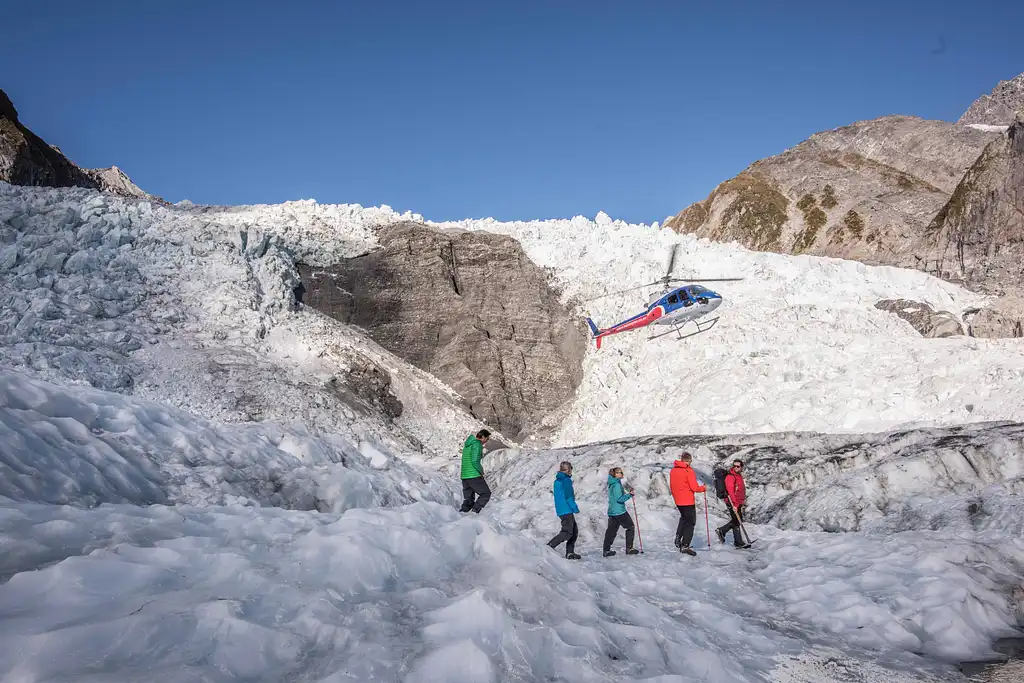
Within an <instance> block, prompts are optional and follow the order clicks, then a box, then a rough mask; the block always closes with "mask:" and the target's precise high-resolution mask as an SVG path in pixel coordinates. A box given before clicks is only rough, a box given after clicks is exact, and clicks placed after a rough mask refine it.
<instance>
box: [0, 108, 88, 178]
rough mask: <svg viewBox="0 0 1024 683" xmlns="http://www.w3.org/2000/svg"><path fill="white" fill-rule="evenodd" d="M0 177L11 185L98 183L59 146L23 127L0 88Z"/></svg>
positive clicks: (15, 111) (16, 112)
mask: <svg viewBox="0 0 1024 683" xmlns="http://www.w3.org/2000/svg"><path fill="white" fill-rule="evenodd" d="M0 180H4V181H6V182H8V183H11V184H12V185H45V186H48V187H88V188H91V189H96V190H98V189H99V183H97V182H96V181H95V180H93V179H92V178H91V177H89V175H88V174H86V173H85V171H83V170H82V169H80V168H79V167H78V166H76V165H75V164H73V163H72V162H71V161H69V160H68V159H67V157H65V156H64V155H63V154H61V152H60V150H59V149H56V148H55V147H51V146H50V145H48V144H46V142H44V141H43V139H42V138H40V137H39V136H37V135H36V134H35V133H33V132H32V131H30V130H29V129H28V128H26V127H25V126H23V125H22V124H21V122H20V121H19V120H18V111H17V110H16V109H15V108H14V103H12V102H11V100H10V98H9V97H7V93H5V92H4V91H3V90H0Z"/></svg>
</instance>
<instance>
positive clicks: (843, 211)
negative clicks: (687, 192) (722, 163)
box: [665, 116, 997, 265]
mask: <svg viewBox="0 0 1024 683" xmlns="http://www.w3.org/2000/svg"><path fill="white" fill-rule="evenodd" d="M996 135H997V133H996V132H993V131H984V130H977V129H974V128H969V127H964V126H957V125H954V124H951V123H946V122H943V121H926V120H923V119H919V118H916V117H909V116H887V117H884V118H881V119H876V120H873V121H861V122H858V123H855V124H853V125H850V126H845V127H843V128H837V129H835V130H832V131H828V132H824V133H818V134H816V135H813V136H812V137H811V138H809V139H808V140H806V141H805V142H803V143H801V144H799V145H797V146H796V147H794V148H792V149H790V150H787V151H786V152H784V153H782V154H780V155H778V156H774V157H770V158H768V159H764V160H762V161H758V162H756V163H754V164H752V165H751V166H750V167H748V168H747V169H746V170H745V171H743V172H742V173H741V174H740V175H739V176H737V177H736V178H733V179H731V180H727V181H726V182H724V183H722V184H721V185H719V186H718V187H717V188H715V190H714V191H713V192H712V193H711V194H710V195H709V196H708V198H707V199H705V200H704V201H702V202H699V203H697V204H694V205H692V206H690V207H688V208H687V209H685V210H683V211H682V212H680V213H679V214H678V215H676V216H674V217H672V218H670V219H668V220H667V221H666V222H665V225H666V226H668V227H671V228H674V229H675V230H677V231H679V232H687V233H694V234H696V235H698V236H701V237H707V238H709V239H713V240H719V241H732V240H735V241H737V242H739V243H741V244H743V245H745V246H747V247H750V248H751V249H757V250H759V251H778V252H785V253H806V254H814V255H820V256H833V257H839V258H849V259H854V260H858V261H863V262H866V263H877V264H889V265H894V261H895V260H898V259H899V258H901V257H902V256H901V255H902V252H903V250H904V247H905V246H906V244H907V242H908V240H910V239H912V238H913V237H915V236H917V235H920V234H921V233H922V232H923V231H924V229H925V227H926V226H927V225H928V222H929V221H930V220H931V218H932V217H933V216H934V215H935V214H936V213H937V212H938V211H939V209H941V208H942V206H943V205H944V204H945V203H946V201H947V200H948V199H949V197H950V195H951V194H952V193H953V190H954V189H955V188H956V185H957V183H958V182H959V180H960V178H961V177H962V176H963V174H964V171H965V170H966V169H967V168H968V167H969V166H970V165H971V164H972V163H973V162H974V160H975V159H977V158H978V155H979V154H980V153H981V151H982V150H983V149H984V147H985V145H986V144H987V143H988V142H989V141H991V140H992V139H993V138H994V137H995V136H996Z"/></svg>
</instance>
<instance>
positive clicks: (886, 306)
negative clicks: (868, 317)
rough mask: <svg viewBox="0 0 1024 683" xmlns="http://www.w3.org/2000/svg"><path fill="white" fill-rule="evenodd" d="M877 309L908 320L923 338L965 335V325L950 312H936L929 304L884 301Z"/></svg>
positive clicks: (897, 300)
mask: <svg viewBox="0 0 1024 683" xmlns="http://www.w3.org/2000/svg"><path fill="white" fill-rule="evenodd" d="M875 308H877V309H879V310H882V311H888V312H889V313H892V314H894V315H896V316H898V317H899V318H901V319H903V320H906V321H907V322H908V323H910V325H911V326H912V327H913V328H914V329H915V330H917V331H918V332H920V333H921V336H922V337H929V338H938V337H955V336H957V335H961V334H963V333H964V328H963V325H961V324H960V321H959V320H957V319H956V316H955V315H953V314H952V313H950V312H949V311H936V310H934V309H933V308H932V307H931V306H929V305H928V304H924V303H921V302H920V301H907V300H906V299H883V300H882V301H879V302H878V303H876V304H875Z"/></svg>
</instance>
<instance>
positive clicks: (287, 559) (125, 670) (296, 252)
mask: <svg viewBox="0 0 1024 683" xmlns="http://www.w3.org/2000/svg"><path fill="white" fill-rule="evenodd" d="M406 219H419V217H417V216H415V215H412V214H402V215H399V214H397V213H396V212H394V211H391V210H390V209H388V208H387V207H380V208H369V209H368V208H363V207H360V206H356V205H346V206H324V205H319V204H317V203H315V202H312V201H308V200H307V201H301V202H289V203H287V204H283V205H278V206H254V207H203V206H196V205H192V204H191V203H180V204H179V205H177V206H158V205H155V204H150V203H148V202H145V201H138V200H128V199H122V198H117V197H104V196H101V195H99V194H97V193H95V192H90V191H84V190H74V189H61V190H44V189H37V188H19V187H12V186H9V185H5V184H2V183H0V304H2V306H0V662H3V667H0V681H3V682H4V683H6V681H12V682H14V681H17V682H18V683H22V682H28V681H40V682H41V681H52V680H60V681H77V682H98V681H115V680H116V681H143V680H145V681H151V680H153V679H154V678H159V679H161V680H165V681H168V683H174V682H177V681H237V680H239V679H244V680H252V681H280V680H295V681H319V682H322V683H340V682H342V681H359V682H364V681H409V682H426V681H445V682H449V681H472V682H473V683H476V682H478V681H494V682H498V681H541V680H560V681H567V682H575V681H580V682H583V681H587V682H591V681H619V680H636V681H648V682H651V683H654V682H657V683H669V682H671V683H681V682H688V681H714V682H721V683H740V682H744V683H745V682H747V681H773V682H778V683H809V682H811V681H814V682H815V683H831V682H833V681H835V682H837V683H838V682H839V681H843V682H849V681H862V682H864V683H879V682H882V681H884V682H885V683H905V682H909V681H915V682H917V681H956V680H962V678H961V677H960V676H959V674H957V673H956V670H955V669H956V663H957V662H958V661H959V660H962V659H983V658H986V657H990V656H992V655H993V650H992V645H993V643H994V642H995V641H996V640H997V639H999V638H1001V637H1011V636H1014V635H1016V634H1018V631H1017V630H1016V625H1017V623H1018V620H1019V619H1020V618H1021V617H1022V616H1024V602H1022V596H1024V594H1022V593H1021V592H1020V586H1021V584H1022V581H1024V542H1022V541H1021V538H1022V531H1024V505H1022V504H1021V503H1020V494H1021V492H1022V491H1024V484H1022V481H1024V460H1022V458H1024V456H1022V453H1024V443H1022V442H1024V434H1022V433H1021V427H1020V426H1019V425H1016V424H1011V423H998V424H988V422H989V421H992V420H1014V419H1018V420H1019V419H1020V416H1021V414H1022V406H1024V383H1022V382H1021V379H1024V348H1022V345H1021V343H1020V341H1019V340H976V339H967V338H952V339H923V338H921V337H920V336H919V335H917V333H916V332H914V331H913V329H912V328H910V326H909V325H908V324H907V323H905V322H903V321H902V320H899V319H898V318H897V317H895V316H892V315H890V314H887V313H885V312H882V311H878V310H877V309H875V308H874V303H875V302H876V301H877V300H878V299H881V298H903V299H907V300H912V301H921V302H924V303H928V304H930V305H931V306H933V307H935V308H938V309H942V310H949V311H952V312H953V313H954V314H957V315H960V314H961V313H962V312H963V311H965V310H967V309H969V308H972V307H974V306H977V305H978V304H979V303H982V299H981V298H980V297H978V296H976V295H974V294H971V293H969V292H966V291H964V290H962V289H959V288H957V287H954V286H952V285H949V284H947V283H944V282H941V281H939V280H936V279H934V278H931V277H929V276H926V275H924V274H921V273H916V272H910V271H901V270H898V269H892V268H869V267H866V266H863V265H859V264H854V263H849V262H843V261H838V260H831V259H820V258H810V257H789V256H783V255H776V254H757V253H754V252H749V251H747V250H745V249H742V248H741V247H739V246H737V245H734V244H733V245H729V244H712V243H709V242H706V241H702V240H697V239H694V238H692V237H688V236H680V235H677V234H675V233H672V232H671V231H666V230H661V229H658V228H657V227H652V226H636V225H627V224H625V223H622V222H621V221H616V220H613V219H611V218H610V217H608V216H607V215H604V214H602V215H599V216H598V217H597V220H596V221H589V220H586V219H583V218H575V219H572V220H558V221H535V222H530V223H500V222H497V221H493V220H490V219H487V220H478V221H464V222H459V223H454V224H444V225H446V226H447V227H460V228H463V229H470V230H492V231H494V232H500V233H504V234H510V235H512V236H514V237H516V238H517V239H519V240H520V241H521V242H522V243H523V245H524V247H525V249H526V251H527V253H528V255H529V256H530V257H531V258H532V259H533V260H535V261H536V262H537V263H538V264H539V265H541V266H543V267H547V268H550V269H551V270H552V273H553V276H554V278H555V279H556V281H557V282H558V283H559V284H560V286H561V287H562V289H563V295H564V298H565V300H566V301H567V302H570V303H571V304H573V305H576V304H577V302H582V301H583V300H590V299H592V298H593V297H594V296H597V295H599V294H602V293H605V292H607V291H611V290H613V289H620V288H625V287H627V286H631V285H638V284H641V283H643V282H649V281H651V280H653V279H655V278H657V277H660V276H661V274H662V273H661V268H662V267H663V263H662V261H663V259H664V256H665V254H666V253H667V248H668V246H669V245H671V244H672V243H679V244H681V245H682V248H681V250H680V255H681V256H682V257H683V259H682V262H681V267H680V274H681V275H687V274H693V270H689V268H691V267H692V268H693V269H694V270H695V269H696V267H697V265H699V267H700V274H701V275H704V276H708V277H728V276H733V275H736V274H739V275H743V276H744V277H746V278H747V279H746V280H744V281H743V282H739V283H730V284H728V286H722V287H721V288H718V289H719V291H721V292H722V293H723V294H725V296H726V298H727V300H726V303H725V304H724V305H723V306H722V308H721V309H719V310H720V312H721V313H722V314H723V317H722V320H721V322H720V323H719V326H718V327H716V328H715V330H714V331H712V332H711V333H708V334H707V335H705V336H703V337H700V338H697V339H691V340H688V341H687V342H683V343H678V342H671V341H668V340H662V341H659V342H651V343H647V342H646V341H644V335H643V333H640V334H634V335H622V336H619V337H615V338H612V339H609V340H608V342H607V344H606V345H605V346H604V348H603V349H602V351H601V352H596V351H595V350H594V349H593V348H591V349H590V350H589V351H588V353H587V356H586V359H585V374H584V383H583V386H582V387H581V388H580V391H579V394H578V396H577V398H576V399H575V401H574V402H573V404H572V405H571V406H567V410H566V411H565V413H566V415H565V421H564V422H563V423H562V424H560V425H553V426H558V431H557V434H556V443H558V444H560V445H562V446H564V447H563V448H560V449H554V450H552V449H547V450H531V449H527V448H510V449H505V450H501V451H497V452H493V453H491V454H489V455H488V456H487V458H486V459H485V461H484V467H485V471H487V472H488V479H489V481H490V483H491V486H492V489H493V490H494V493H495V495H494V497H493V498H492V502H491V503H490V504H489V505H488V507H487V508H486V509H485V510H484V512H483V513H482V514H480V515H475V514H460V513H459V512H458V511H457V509H456V506H457V502H458V501H457V495H458V491H457V487H458V481H457V478H456V475H455V474H454V470H455V465H456V463H457V454H458V449H459V447H460V445H461V442H462V440H463V439H464V438H465V436H466V434H469V433H472V432H473V431H475V430H476V429H478V428H479V426H480V425H479V424H478V423H477V422H476V421H475V420H473V419H471V418H470V417H469V416H467V415H466V414H465V412H464V411H463V410H462V409H461V408H460V407H459V403H460V401H459V397H458V396H456V395H455V394H454V392H452V391H451V390H450V389H448V388H446V387H444V386H443V385H442V384H441V383H440V382H438V381H437V380H436V379H434V378H432V377H430V376H428V375H426V374H425V373H423V372H420V371H418V370H416V369H415V368H412V367H411V366H409V365H408V364H406V363H404V362H403V361H401V360H400V359H398V358H396V357H395V356H393V355H392V354H390V353H388V352H386V351H385V350H383V349H381V348H380V347H379V346H377V345H376V344H374V343H373V342H372V341H371V340H369V339H368V338H367V337H366V335H364V334H363V333H361V332H360V331H359V330H356V329H353V328H349V327H346V326H344V325H341V324H339V323H337V322H335V321H332V320H329V319H327V318H325V317H323V316H320V315H318V314H316V313H313V312H310V311H308V310H305V309H296V308H295V307H294V306H293V299H292V288H293V287H294V286H295V285H296V284H297V279H296V278H297V274H296V271H295V268H294V263H295V261H296V260H299V261H303V262H305V263H309V264H311V265H314V266H321V265H328V264H330V263H331V262H332V261H333V260H336V259H337V258H340V257H343V256H353V255H357V254H360V253H365V251H367V250H369V249H372V248H374V245H375V244H376V241H375V230H376V228H377V227H379V226H381V225H386V224H388V223H392V222H395V221H398V220H406ZM638 300H639V297H638ZM634 303H635V302H634V301H633V300H631V299H629V298H628V297H626V298H624V299H616V298H612V297H609V298H605V299H600V300H596V301H592V302H589V303H588V304H587V306H588V307H589V311H590V313H592V314H593V315H594V316H595V319H597V320H598V321H599V322H601V323H606V322H608V321H613V320H616V319H619V318H621V317H625V316H626V315H628V314H629V313H631V312H633V307H634ZM579 310H580V311H581V312H582V310H583V308H582V307H581V308H580V309H579ZM365 363H372V364H376V365H377V366H379V367H381V368H383V369H384V370H386V372H387V373H388V374H389V375H390V376H391V380H392V390H393V391H394V393H395V395H396V396H397V397H398V398H399V399H400V400H401V401H402V404H403V408H404V409H403V412H402V414H401V415H400V416H399V417H397V418H394V419H391V418H388V417H387V416H385V415H383V414H381V413H380V412H379V411H377V410H375V409H374V408H373V407H372V406H367V405H366V404H365V401H362V400H361V399H359V397H358V396H357V395H355V394H353V391H355V390H357V389H359V387H353V386H349V385H347V384H346V380H345V377H346V372H347V371H348V370H349V369H350V368H353V367H358V366H360V365H361V364H365ZM968 405H969V406H970V407H969V408H968V407H967V406H968ZM965 423H973V424H971V425H967V426H962V425H964V424H965ZM915 424H922V425H926V426H927V427H928V428H927V429H920V430H915V431H906V430H907V428H908V427H909V426H911V425H915ZM942 425H961V426H958V427H954V428H951V429H946V430H943V429H940V428H939V427H940V426H942ZM897 427H898V428H900V429H901V430H904V431H901V432H899V433H891V434H881V435H875V434H868V433H867V432H873V431H876V430H885V429H894V428H897ZM798 430H820V431H826V432H831V433H830V434H827V435H815V434H803V433H797V431H798ZM684 433H689V434H690V436H685V437H672V436H660V437H659V436H651V435H656V434H684ZM630 437H635V438H630ZM610 438H616V439H618V440H617V441H614V442H606V443H601V442H602V441H604V440H607V439H610ZM582 444H588V445H582ZM682 448H687V449H688V450H691V452H693V453H694V454H695V456H696V460H695V467H696V469H697V471H698V472H699V474H700V476H701V477H702V478H703V479H704V480H705V481H707V480H708V479H709V478H710V476H709V473H710V469H711V467H712V465H713V464H714V463H717V462H718V461H720V460H721V459H727V458H731V457H734V456H742V457H744V458H746V459H747V460H748V462H749V463H750V468H749V470H748V478H749V483H750V487H749V488H750V495H751V505H750V514H749V515H748V517H749V518H750V519H751V523H749V524H748V525H747V527H748V531H749V533H750V534H751V536H753V537H754V538H756V539H757V543H756V545H755V547H754V549H752V550H751V551H747V552H743V551H738V550H734V549H732V548H731V547H729V546H728V545H726V546H721V545H719V544H717V542H715V543H713V544H712V546H711V547H710V548H708V547H705V546H706V543H707V538H708V536H707V530H706V529H705V525H704V520H703V514H699V515H698V518H699V521H698V525H697V530H696V535H695V542H694V545H695V547H696V548H697V549H698V550H700V551H701V552H699V553H698V557H695V558H689V557H681V556H680V555H679V553H677V552H676V551H675V549H674V548H672V545H671V538H672V533H673V531H674V528H675V524H676V519H677V512H676V510H675V508H674V505H673V504H672V501H671V498H670V496H669V493H668V487H667V471H666V468H667V467H668V466H669V465H670V463H671V461H672V459H673V458H674V456H675V455H676V454H677V449H682ZM562 459H570V460H572V461H573V462H574V464H575V465H576V474H575V477H574V478H575V480H576V489H577V492H578V500H579V501H580V507H581V514H580V515H579V521H580V528H581V534H580V541H579V544H578V547H577V550H578V551H580V552H581V553H582V554H583V559H582V560H581V561H580V562H579V563H572V562H568V561H566V560H565V559H564V558H563V557H562V556H561V554H560V553H558V552H553V551H551V550H550V549H549V548H547V547H546V546H545V542H546V541H547V540H548V539H549V538H550V537H551V536H552V535H554V533H555V531H556V529H557V524H558V522H557V518H556V517H555V515H554V513H553V509H552V507H553V506H552V502H551V494H550V486H551V480H552V477H553V474H554V472H555V470H556V468H557V463H558V461H560V460H562ZM613 465H619V466H622V467H623V468H624V469H625V471H626V476H627V479H628V480H629V481H630V482H631V483H633V484H634V486H636V489H637V491H638V492H639V493H640V495H639V497H638V498H639V499H638V501H637V506H636V511H637V513H638V516H639V523H640V533H641V537H642V539H643V544H644V550H645V552H644V554H643V555H641V556H637V557H625V556H623V555H622V554H621V552H620V554H619V555H618V556H616V557H614V558H608V559H605V558H602V557H601V556H600V548H599V543H600V538H601V536H602V535H603V531H604V526H605V523H606V516H605V514H606V497H605V490H604V486H605V480H606V476H607V475H606V473H607V470H608V468H609V467H611V466H613ZM701 503H703V500H701ZM708 516H709V518H710V525H711V526H712V527H713V526H716V525H719V524H722V523H723V522H724V521H725V515H724V512H723V510H722V509H721V508H720V507H719V506H717V505H716V504H715V502H714V501H713V500H712V501H711V506H710V508H709V510H708ZM712 540H714V537H713V536H712ZM617 545H618V549H619V550H620V551H621V549H622V548H621V545H622V536H621V535H620V537H619V540H618V544H617Z"/></svg>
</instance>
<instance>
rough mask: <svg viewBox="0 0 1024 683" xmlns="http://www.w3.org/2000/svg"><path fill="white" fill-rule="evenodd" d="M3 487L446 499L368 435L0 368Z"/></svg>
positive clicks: (290, 502)
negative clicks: (224, 419)
mask: <svg viewBox="0 0 1024 683" xmlns="http://www.w3.org/2000/svg"><path fill="white" fill-rule="evenodd" d="M0 411H2V412H0V441H2V442H3V444H4V447H3V449H2V450H0V474H2V476H0V496H2V497H6V498H8V499H11V500H28V501H34V502H37V503H49V504H58V505H68V504H72V505H86V506H89V507H95V506H97V505H101V504H104V503H127V504H133V505H152V504H161V505H171V504H190V505H230V504H242V505H269V506H276V507H288V508H297V509H306V510H324V511H326V510H330V511H334V512H340V511H343V510H346V509H348V508H350V507H376V506H380V505H390V504H398V503H411V502H414V501H417V500H434V501H443V502H451V501H452V500H454V499H453V497H452V491H451V489H450V488H449V487H446V486H445V485H444V484H443V483H442V482H441V481H438V480H436V479H434V480H430V479H427V478H425V477H424V476H423V475H422V474H421V473H420V472H418V471H416V470H414V469H413V468H411V467H410V466H409V465H408V464H406V463H405V462H404V461H403V460H401V459H398V458H396V457H395V456H394V455H393V454H391V453H390V452H388V451H387V450H386V449H385V447H383V446H382V445H381V444H379V443H375V442H373V440H372V439H367V440H364V441H360V442H358V443H350V442H349V441H347V440H346V439H344V438H343V437H341V436H339V435H337V434H332V435H323V436H319V437H314V436H312V435H310V434H309V433H308V432H307V431H306V430H304V429H302V428H301V425H293V426H291V427H283V426H279V425H275V424H273V423H250V424H239V425H224V424H217V423H211V422H209V421H208V420H204V419H202V418H199V417H196V416H194V415H191V414H189V413H186V412H184V411H181V410H177V409H174V408H171V407H169V406H167V405H166V404H162V403H156V402H151V401H138V400H133V399H130V398H128V397H125V396H122V395H119V394H114V393H110V392H104V391H100V390H97V389H91V388H85V387H75V388H69V389H61V388H59V387H57V386H55V385H53V384H50V383H47V382H42V381H39V380H33V379H30V378H28V377H26V376H24V375H20V374H14V373H0Z"/></svg>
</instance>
